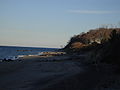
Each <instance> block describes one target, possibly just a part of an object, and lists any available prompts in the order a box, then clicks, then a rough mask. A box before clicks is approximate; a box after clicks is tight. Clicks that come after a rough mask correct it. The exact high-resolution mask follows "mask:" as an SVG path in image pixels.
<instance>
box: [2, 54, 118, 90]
mask: <svg viewBox="0 0 120 90" xmlns="http://www.w3.org/2000/svg"><path fill="white" fill-rule="evenodd" d="M79 61H80V59H74V60H73V59H70V57H69V56H25V57H23V58H21V59H20V60H16V61H9V62H0V90H118V89H115V88H114V89H111V88H112V87H116V86H114V84H113V83H114V82H116V80H118V81H120V80H119V79H118V78H119V74H115V75H113V74H112V71H111V72H106V70H105V68H103V69H102V68H101V69H100V68H99V71H97V69H96V68H95V67H93V66H89V65H84V64H83V63H80V62H79ZM107 70H108V69H107ZM117 84H118V85H117ZM117 84H115V85H117V87H118V86H119V84H120V82H117ZM118 88H120V87H118Z"/></svg>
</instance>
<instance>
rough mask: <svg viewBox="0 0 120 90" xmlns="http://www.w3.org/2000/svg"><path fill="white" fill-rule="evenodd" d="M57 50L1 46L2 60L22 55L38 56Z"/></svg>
mask: <svg viewBox="0 0 120 90" xmlns="http://www.w3.org/2000/svg"><path fill="white" fill-rule="evenodd" d="M55 50H57V49H56V48H36V47H16V46H0V59H4V58H6V57H9V56H16V57H17V56H22V55H38V54H40V53H41V52H46V51H55Z"/></svg>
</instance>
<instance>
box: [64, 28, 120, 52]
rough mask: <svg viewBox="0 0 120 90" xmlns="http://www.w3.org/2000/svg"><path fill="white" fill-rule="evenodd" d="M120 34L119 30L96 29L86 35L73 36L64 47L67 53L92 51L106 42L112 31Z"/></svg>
mask: <svg viewBox="0 0 120 90" xmlns="http://www.w3.org/2000/svg"><path fill="white" fill-rule="evenodd" d="M114 30H115V31H116V33H119V32H120V28H98V29H95V30H90V31H88V32H86V33H81V34H79V35H75V36H73V37H72V38H71V39H70V41H69V42H68V44H67V45H66V46H65V47H64V50H65V51H67V52H80V51H88V50H93V49H95V48H96V47H100V46H102V44H104V43H106V42H108V41H109V40H110V38H112V37H111V33H112V32H113V31H114Z"/></svg>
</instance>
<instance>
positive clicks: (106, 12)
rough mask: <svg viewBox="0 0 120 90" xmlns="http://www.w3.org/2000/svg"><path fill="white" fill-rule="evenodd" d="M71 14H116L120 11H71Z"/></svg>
mask: <svg viewBox="0 0 120 90" xmlns="http://www.w3.org/2000/svg"><path fill="white" fill-rule="evenodd" d="M68 12H69V13H78V14H114V13H120V11H95V10H69V11H68Z"/></svg>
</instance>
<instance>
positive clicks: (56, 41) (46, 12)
mask: <svg viewBox="0 0 120 90" xmlns="http://www.w3.org/2000/svg"><path fill="white" fill-rule="evenodd" d="M103 24H113V25H118V26H119V25H120V0H0V45H2V46H3V45H5V46H32V47H50V48H51V47H52V48H53V47H54V48H59V47H64V46H65V45H66V44H67V42H68V41H69V40H70V37H72V36H74V35H77V34H80V33H81V32H87V31H89V30H90V29H95V28H98V27H100V26H102V25H103Z"/></svg>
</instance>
